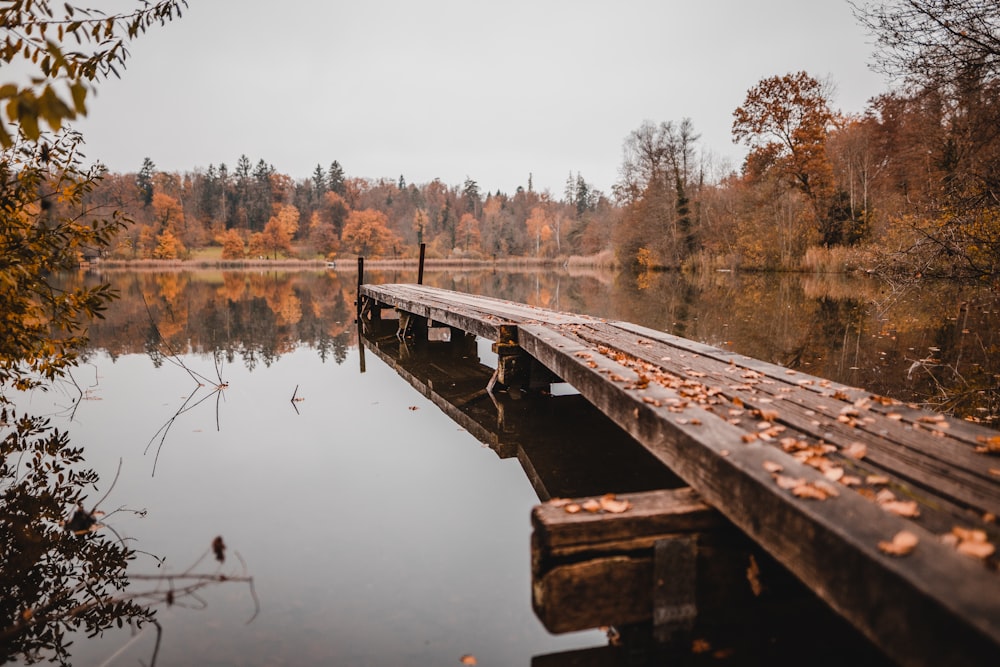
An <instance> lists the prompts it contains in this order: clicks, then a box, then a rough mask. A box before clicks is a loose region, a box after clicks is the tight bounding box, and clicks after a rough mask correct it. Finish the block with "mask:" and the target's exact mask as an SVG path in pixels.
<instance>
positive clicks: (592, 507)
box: [580, 498, 601, 512]
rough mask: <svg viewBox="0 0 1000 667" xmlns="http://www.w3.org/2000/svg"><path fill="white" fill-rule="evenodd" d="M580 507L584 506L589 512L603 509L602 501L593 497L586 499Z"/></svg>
mask: <svg viewBox="0 0 1000 667" xmlns="http://www.w3.org/2000/svg"><path fill="white" fill-rule="evenodd" d="M580 507H582V508H583V509H585V510H587V511H588V512H600V511H601V503H600V502H598V501H597V500H594V499H593V498H591V499H590V500H587V501H585V502H584V503H583V504H582V505H580Z"/></svg>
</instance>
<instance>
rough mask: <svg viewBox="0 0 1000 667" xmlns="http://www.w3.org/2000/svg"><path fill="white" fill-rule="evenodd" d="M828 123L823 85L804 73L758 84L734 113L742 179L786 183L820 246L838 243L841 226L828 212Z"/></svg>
mask: <svg viewBox="0 0 1000 667" xmlns="http://www.w3.org/2000/svg"><path fill="white" fill-rule="evenodd" d="M832 121H833V114H832V112H831V111H830V108H829V104H828V100H827V93H826V90H825V88H824V85H823V84H822V83H820V82H819V81H818V80H816V79H814V78H813V77H811V76H809V75H808V74H807V73H806V72H796V73H794V74H786V75H784V76H773V77H769V78H766V79H762V80H761V81H760V82H758V83H757V85H755V86H754V87H752V88H751V89H750V90H749V91H747V95H746V99H745V100H744V102H743V105H742V106H740V107H738V108H737V109H736V110H735V111H734V112H733V127H732V132H733V138H734V139H735V140H736V141H738V142H742V143H744V144H746V145H748V146H749V147H750V149H751V150H750V153H749V154H748V155H747V158H746V162H745V163H744V173H745V174H746V175H747V176H748V177H750V178H762V177H765V176H767V175H769V174H776V175H778V176H779V177H781V178H784V179H787V181H788V182H789V183H790V185H791V186H792V187H794V188H795V189H796V190H798V191H799V192H801V193H802V194H803V195H804V196H805V197H806V200H807V201H808V202H809V204H810V209H811V212H812V214H813V216H814V218H815V221H816V227H817V228H818V230H819V232H820V237H821V240H822V242H823V243H824V244H825V245H834V244H838V243H841V242H843V240H844V236H845V234H844V229H843V225H842V222H843V221H842V220H840V219H837V217H836V216H835V215H833V214H832V213H831V211H830V205H831V201H832V197H833V195H834V193H835V190H834V179H833V170H832V167H831V165H830V161H829V159H828V158H827V154H826V141H827V135H828V131H829V129H830V126H831V123H832Z"/></svg>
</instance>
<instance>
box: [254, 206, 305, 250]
mask: <svg viewBox="0 0 1000 667" xmlns="http://www.w3.org/2000/svg"><path fill="white" fill-rule="evenodd" d="M298 229H299V210H298V209H297V208H295V207H294V206H292V205H290V204H286V205H283V206H280V207H278V210H277V212H275V214H274V215H272V216H271V217H270V219H269V220H268V221H267V224H266V225H265V226H264V232H263V239H262V241H263V250H264V254H268V253H270V254H272V255H273V256H274V259H278V253H279V252H281V253H283V254H285V255H291V254H292V238H293V237H294V236H295V232H297V231H298Z"/></svg>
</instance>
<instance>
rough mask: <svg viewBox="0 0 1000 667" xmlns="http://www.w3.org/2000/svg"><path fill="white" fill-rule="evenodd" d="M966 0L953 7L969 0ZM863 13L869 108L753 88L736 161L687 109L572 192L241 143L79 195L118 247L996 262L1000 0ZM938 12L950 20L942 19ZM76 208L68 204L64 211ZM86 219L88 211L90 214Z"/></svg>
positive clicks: (636, 139)
mask: <svg viewBox="0 0 1000 667" xmlns="http://www.w3.org/2000/svg"><path fill="white" fill-rule="evenodd" d="M958 5H961V6H958ZM958 5H956V4H955V3H944V4H941V3H932V2H924V1H923V0H911V1H908V2H905V3H900V2H889V3H886V4H885V5H884V6H880V7H877V8H875V9H864V10H858V11H859V12H861V13H860V15H859V18H860V19H861V20H862V21H863V22H865V23H866V25H867V26H868V27H869V28H870V29H871V31H872V33H873V34H874V35H875V36H876V38H877V39H878V41H879V44H880V51H879V52H878V53H879V56H878V58H879V63H880V64H881V65H882V66H883V67H884V69H886V71H891V72H894V73H895V74H897V75H898V76H899V77H900V78H901V80H902V81H903V85H900V86H899V87H897V88H896V89H895V90H892V91H890V92H887V93H885V94H883V95H880V96H878V97H876V98H875V99H873V100H871V101H870V103H869V105H868V108H867V109H866V110H864V112H863V113H857V114H846V113H841V112H838V111H835V110H834V109H832V107H831V105H830V96H831V91H830V85H829V84H825V83H823V82H821V81H819V80H817V79H815V78H813V77H812V76H810V75H809V74H807V73H806V72H796V73H789V74H786V75H782V76H773V77H769V78H766V79H763V80H761V81H759V82H758V83H757V84H756V85H754V86H753V87H751V88H750V89H749V90H748V92H747V94H746V98H745V100H744V102H743V104H742V105H740V107H739V108H737V109H736V110H735V111H734V112H733V125H732V135H733V139H734V140H735V141H737V142H739V143H742V144H744V145H745V146H747V148H748V155H747V157H746V160H745V161H744V163H743V164H742V165H741V168H740V169H739V171H738V172H737V171H735V170H732V169H726V168H723V169H720V168H719V167H718V166H716V165H713V164H712V163H711V161H710V160H708V159H707V158H706V156H705V155H706V151H704V150H703V148H702V147H701V145H700V144H699V135H698V133H697V131H696V128H695V127H694V126H693V124H692V123H691V121H690V120H687V119H684V120H681V121H679V122H675V121H665V122H659V123H654V122H648V121H647V122H645V123H643V124H642V125H641V126H640V127H639V128H637V129H636V130H635V131H633V132H632V133H631V134H630V135H629V136H628V137H627V138H626V139H625V141H624V151H623V160H622V164H621V166H620V179H619V181H618V182H617V183H616V184H615V185H614V188H613V191H612V192H611V193H610V194H608V195H605V194H604V193H602V192H599V191H597V190H595V189H594V188H593V187H592V186H591V185H590V184H588V183H587V182H586V180H585V179H584V178H583V176H582V175H580V174H573V173H572V172H571V173H570V175H569V178H568V179H567V182H566V186H565V189H564V191H563V192H562V193H558V194H555V193H551V192H549V191H544V192H536V191H535V189H534V188H533V187H532V183H531V180H530V177H529V180H528V183H527V184H526V187H519V188H518V189H517V191H516V192H514V193H513V194H509V193H503V192H499V191H498V192H486V193H483V192H482V191H481V190H480V187H479V185H478V184H477V183H476V181H475V180H473V179H471V178H467V179H466V181H465V183H464V184H462V185H461V186H457V185H448V184H445V183H442V182H440V181H439V180H435V181H433V182H430V183H424V184H407V183H406V181H405V179H404V177H403V176H400V177H399V178H398V180H397V179H374V180H373V179H366V178H359V177H348V176H347V175H346V174H345V173H344V169H343V167H342V166H341V165H340V164H339V163H338V162H336V161H334V162H332V163H331V164H330V166H329V167H327V168H324V167H323V166H321V165H317V166H316V169H315V172H314V173H313V175H312V177H311V178H308V179H304V180H300V181H295V180H293V179H292V178H290V177H288V176H286V175H284V174H281V173H278V172H277V171H276V170H275V168H274V167H273V166H271V165H269V164H268V163H266V162H265V161H264V160H259V161H258V162H257V163H256V165H254V164H253V163H251V161H250V159H249V158H247V157H246V156H245V155H244V156H241V157H240V158H239V160H238V161H237V163H236V166H235V168H234V169H233V170H232V171H230V170H229V169H228V168H227V166H226V165H224V164H222V165H219V166H218V167H216V166H214V165H210V166H209V167H208V169H207V170H204V171H195V172H193V173H185V174H172V173H164V172H159V171H157V170H156V168H155V165H154V163H153V162H152V161H151V160H149V159H147V160H146V162H145V164H144V165H143V167H142V169H141V170H140V171H139V172H138V173H137V174H122V175H118V174H111V175H108V176H107V177H106V178H105V179H104V180H103V182H101V183H100V184H99V185H98V186H97V187H95V188H94V189H93V191H92V192H90V193H89V194H88V196H87V198H86V200H85V202H84V207H83V209H82V210H84V211H86V212H99V211H106V210H108V208H109V207H110V208H112V209H115V210H122V211H124V212H125V213H127V215H128V216H130V217H131V218H132V219H133V220H134V221H135V222H134V224H132V225H130V226H128V227H126V228H125V229H124V230H123V231H122V232H121V233H120V234H119V235H118V238H117V239H116V240H115V242H114V243H113V245H112V246H111V249H110V251H109V252H110V254H111V255H112V256H114V257H121V258H165V259H169V258H182V257H185V256H186V255H187V253H188V252H189V250H190V249H192V248H202V247H206V246H217V247H220V248H221V250H220V251H219V252H220V256H221V257H222V258H233V259H237V258H243V257H254V258H259V257H274V258H277V257H278V256H282V255H283V256H306V257H325V258H333V257H336V256H338V255H339V256H345V255H366V256H379V255H381V256H395V257H398V256H408V255H413V254H414V253H415V252H416V248H417V246H418V245H419V244H420V243H427V245H428V249H429V256H431V257H462V258H477V257H478V258H491V257H504V256H532V257H550V258H551V257H567V256H571V255H598V254H601V253H603V256H604V258H605V259H608V258H611V257H612V256H613V257H614V258H615V259H616V260H617V262H618V263H619V264H621V265H623V266H629V267H634V268H636V269H639V270H649V269H658V268H667V269H675V268H697V267H705V268H721V267H726V268H742V269H757V270H801V269H812V270H834V271H840V270H845V269H847V270H849V269H864V270H868V271H873V272H884V273H906V274H909V275H949V276H962V277H983V276H996V275H997V274H998V273H1000V35H997V34H996V27H995V26H996V25H998V21H1000V8H998V6H997V5H996V4H995V3H979V2H974V3H958ZM942 26H951V27H950V28H947V29H945V28H942ZM71 213H72V212H71ZM84 217H86V216H84Z"/></svg>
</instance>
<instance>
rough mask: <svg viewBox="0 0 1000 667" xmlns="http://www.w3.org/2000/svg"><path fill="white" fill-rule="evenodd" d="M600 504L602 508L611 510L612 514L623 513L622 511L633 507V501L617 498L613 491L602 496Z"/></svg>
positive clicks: (606, 510) (607, 510)
mask: <svg viewBox="0 0 1000 667" xmlns="http://www.w3.org/2000/svg"><path fill="white" fill-rule="evenodd" d="M600 504H601V509H602V510H604V511H605V512H610V513H611V514H621V513H622V512H627V511H628V510H630V509H632V503H630V502H629V501H627V500H618V499H616V498H615V494H613V493H609V494H607V495H605V496H602V497H601V500H600Z"/></svg>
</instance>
